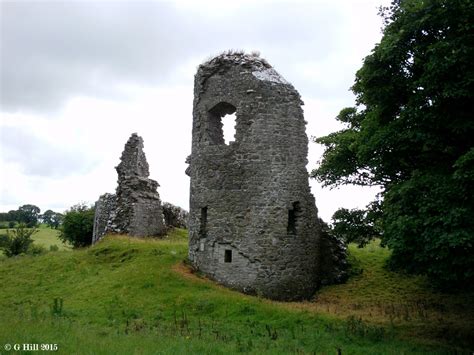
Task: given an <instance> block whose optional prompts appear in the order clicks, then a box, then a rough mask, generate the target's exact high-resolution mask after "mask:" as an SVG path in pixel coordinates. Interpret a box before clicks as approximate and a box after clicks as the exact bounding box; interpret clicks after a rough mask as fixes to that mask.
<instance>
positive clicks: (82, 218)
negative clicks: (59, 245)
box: [59, 204, 95, 248]
mask: <svg viewBox="0 0 474 355" xmlns="http://www.w3.org/2000/svg"><path fill="white" fill-rule="evenodd" d="M94 213H95V210H94V207H88V206H87V205H85V204H77V205H74V206H72V207H71V208H70V209H69V210H68V211H66V213H65V215H64V219H63V224H62V226H61V233H60V234H59V239H61V240H62V241H63V242H64V243H70V244H71V245H72V246H73V247H74V248H79V247H84V246H87V245H90V244H91V243H92V231H93V228H94Z"/></svg>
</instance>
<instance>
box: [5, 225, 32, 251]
mask: <svg viewBox="0 0 474 355" xmlns="http://www.w3.org/2000/svg"><path fill="white" fill-rule="evenodd" d="M36 232H37V229H36V228H27V227H26V224H24V223H21V224H19V225H18V227H17V228H16V229H14V230H12V231H7V234H6V235H3V236H2V238H0V249H1V250H3V252H4V253H5V255H6V256H8V257H12V256H15V255H20V254H26V253H27V252H28V249H29V248H30V245H31V244H32V243H33V240H32V239H31V236H32V235H33V234H34V233H36Z"/></svg>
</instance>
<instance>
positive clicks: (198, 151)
mask: <svg viewBox="0 0 474 355" xmlns="http://www.w3.org/2000/svg"><path fill="white" fill-rule="evenodd" d="M302 104H303V103H302V101H301V99H300V96H299V94H298V92H297V91H296V90H295V88H294V87H293V86H292V85H291V84H290V83H288V82H287V81H286V80H285V79H283V78H282V77H281V76H280V75H279V74H278V73H277V72H276V71H275V70H274V69H273V68H272V67H271V66H270V65H269V64H268V63H267V62H266V61H265V60H263V59H261V58H259V57H258V56H254V55H246V54H243V53H224V54H222V55H220V56H218V57H215V58H213V59H212V60H209V61H208V62H206V63H204V64H202V65H200V66H199V68H198V72H197V74H196V76H195V82H194V107H193V137H192V152H191V155H190V157H189V158H188V162H189V163H190V166H189V168H188V170H187V173H188V174H189V175H190V177H191V193H190V219H189V235H190V240H189V259H190V260H191V262H192V263H193V264H194V266H195V267H196V268H197V269H199V270H200V271H201V272H203V273H204V274H206V275H208V276H209V277H211V278H213V279H215V280H217V281H218V282H220V283H222V284H224V285H226V286H229V287H232V288H235V289H238V290H241V291H243V292H246V293H250V294H259V295H262V296H265V297H269V298H273V299H280V300H294V299H304V298H308V297H310V296H311V295H312V294H313V293H314V291H315V290H316V288H317V286H318V283H319V277H318V274H319V270H318V251H319V249H318V248H319V240H318V238H319V233H318V230H319V229H318V222H317V210H316V206H315V201H314V197H313V196H312V194H311V193H310V187H309V183H308V173H307V170H306V164H307V153H308V138H307V136H306V133H305V121H304V117H303V111H302V109H301V105H302ZM232 113H235V114H236V127H235V130H236V131H235V141H233V142H230V144H229V145H226V144H225V142H224V138H223V131H222V126H223V124H222V119H223V117H224V116H225V115H226V114H232ZM224 119H225V118H224Z"/></svg>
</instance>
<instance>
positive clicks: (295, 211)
mask: <svg viewBox="0 0 474 355" xmlns="http://www.w3.org/2000/svg"><path fill="white" fill-rule="evenodd" d="M300 212H301V208H300V203H299V202H298V201H296V202H293V206H292V208H291V209H289V210H288V225H287V227H286V230H287V233H288V234H292V235H296V229H297V228H296V227H297V225H298V218H299V216H300Z"/></svg>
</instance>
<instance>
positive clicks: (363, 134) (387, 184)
mask: <svg viewBox="0 0 474 355" xmlns="http://www.w3.org/2000/svg"><path fill="white" fill-rule="evenodd" d="M381 15H382V16H383V18H384V20H385V25H384V29H383V37H382V40H381V41H380V43H379V44H377V45H376V46H375V48H374V49H373V50H372V52H371V54H370V55H368V56H367V57H366V58H365V59H364V63H363V66H362V68H361V69H360V70H359V71H358V72H357V74H356V80H355V84H354V86H353V87H352V91H353V92H354V93H355V95H356V107H352V108H346V109H343V110H342V111H341V112H340V114H339V115H338V117H337V119H338V120H339V121H340V122H342V123H344V124H345V126H346V128H345V129H343V130H341V131H338V132H335V133H332V134H330V135H328V136H325V137H321V138H317V139H316V142H318V143H321V144H323V145H324V146H325V152H324V154H323V158H322V160H321V162H320V165H319V166H318V167H317V168H316V169H315V170H314V171H313V172H312V175H313V177H315V178H317V179H318V180H319V181H322V182H323V184H324V185H326V186H332V187H334V186H338V185H344V184H355V185H362V186H380V187H381V189H382V192H381V194H380V197H381V199H382V201H383V202H382V205H381V213H382V217H381V220H380V221H381V227H382V234H383V237H382V238H383V241H384V243H385V244H386V245H387V246H388V247H390V248H391V249H392V250H393V253H392V257H391V265H392V266H394V267H396V268H402V269H405V270H407V271H410V272H414V273H423V274H427V275H429V276H431V277H432V279H433V280H434V281H436V282H438V283H439V284H440V285H442V286H446V287H448V286H461V287H462V286H464V285H468V284H469V283H470V284H471V285H472V281H474V258H473V257H472V255H473V252H474V199H473V196H474V194H473V192H474V148H473V146H474V145H473V142H474V116H473V112H474V97H473V96H474V60H473V58H474V2H473V1H471V0H398V1H393V2H392V4H391V6H390V7H388V8H383V9H381Z"/></svg>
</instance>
